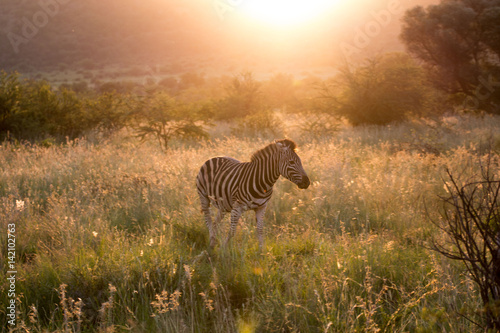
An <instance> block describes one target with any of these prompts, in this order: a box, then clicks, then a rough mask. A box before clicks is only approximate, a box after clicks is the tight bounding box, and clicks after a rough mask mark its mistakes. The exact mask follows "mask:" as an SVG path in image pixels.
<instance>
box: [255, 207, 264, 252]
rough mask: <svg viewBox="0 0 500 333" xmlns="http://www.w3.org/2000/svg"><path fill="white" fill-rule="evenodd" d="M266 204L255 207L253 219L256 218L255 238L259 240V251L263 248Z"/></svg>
mask: <svg viewBox="0 0 500 333" xmlns="http://www.w3.org/2000/svg"><path fill="white" fill-rule="evenodd" d="M265 213H266V205H263V206H261V207H259V208H257V209H255V219H256V220H257V239H258V240H259V251H262V249H263V248H264V214H265Z"/></svg>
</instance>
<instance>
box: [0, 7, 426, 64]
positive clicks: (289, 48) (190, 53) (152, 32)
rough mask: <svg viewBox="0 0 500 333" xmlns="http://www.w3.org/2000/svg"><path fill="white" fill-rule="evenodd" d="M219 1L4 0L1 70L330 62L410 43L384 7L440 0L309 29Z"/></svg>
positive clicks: (330, 19)
mask: <svg viewBox="0 0 500 333" xmlns="http://www.w3.org/2000/svg"><path fill="white" fill-rule="evenodd" d="M218 1H219V2H221V1H225V0H148V1H139V0H105V1H102V0H86V1H77V0H39V1H31V0H2V2H1V3H0V50H1V52H0V69H2V68H3V69H6V70H12V69H15V70H18V71H20V72H30V71H35V70H40V69H44V70H60V69H61V68H68V67H70V68H82V69H94V68H101V67H104V66H109V65H118V66H135V65H138V64H143V65H144V64H168V63H171V64H175V63H177V64H178V66H184V65H185V63H195V64H199V65H200V66H205V65H206V66H213V67H221V66H226V67H227V66H237V65H238V63H240V62H244V63H247V64H250V65H252V64H253V65H259V64H262V63H266V64H272V63H276V64H283V62H290V63H295V64H303V65H304V66H315V65H328V64H330V63H332V62H333V61H334V60H335V59H342V57H344V56H345V53H346V51H345V49H346V47H347V49H349V47H348V46H349V45H351V46H354V48H355V49H351V51H353V50H354V51H359V52H351V53H350V54H348V55H349V56H352V57H353V58H356V57H360V56H361V55H365V54H366V53H370V52H371V53H377V52H383V51H387V50H389V51H390V50H397V49H402V46H401V44H400V43H399V41H398V39H397V35H398V33H399V23H398V22H399V18H400V16H398V17H396V16H394V17H390V21H391V22H390V23H389V24H390V25H387V26H385V25H384V24H383V23H384V22H383V21H381V23H379V25H380V31H377V30H376V29H377V28H376V27H375V25H376V23H377V19H376V13H378V12H380V11H383V10H386V9H388V8H389V7H390V6H391V3H392V6H394V5H396V6H399V7H400V8H401V9H407V8H408V7H410V5H411V6H414V5H417V4H424V5H426V4H428V3H432V2H436V1H430V0H426V1H412V2H411V3H410V4H408V2H407V1H403V0H399V1H398V0H389V1H381V0H376V1H368V0H356V1H354V2H359V4H358V5H359V6H358V7H356V6H352V8H350V10H349V11H347V12H346V13H345V14H343V13H326V14H325V16H324V17H322V18H321V19H320V20H318V22H316V23H314V24H312V25H311V27H309V28H307V29H305V30H304V31H302V30H301V31H298V30H297V31H290V32H287V31H269V30H266V28H265V27H260V28H256V27H255V26H252V25H251V24H250V23H249V22H247V21H246V19H245V18H244V17H242V15H241V13H239V12H238V10H237V8H234V10H232V11H231V12H230V13H229V14H228V15H227V16H226V17H224V18H221V17H220V15H218V13H217V10H216V8H215V7H216V5H217V3H218ZM403 2H404V4H403ZM374 13H375V16H374ZM371 21H374V22H375V23H373V22H372V23H370V22H371ZM370 24H371V25H370ZM370 28H371V29H375V30H372V31H371V32H370V34H371V36H368V40H366V38H365V39H363V36H362V34H363V31H364V29H370ZM358 35H359V36H361V37H359V36H358ZM356 36H358V37H356ZM356 38H358V39H356ZM356 43H357V44H356ZM359 46H362V47H359ZM356 49H357V50H356ZM174 69H175V68H174Z"/></svg>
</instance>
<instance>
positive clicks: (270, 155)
mask: <svg viewBox="0 0 500 333" xmlns="http://www.w3.org/2000/svg"><path fill="white" fill-rule="evenodd" d="M273 146H274V147H273ZM273 146H269V147H266V148H267V149H265V150H264V149H263V150H262V151H260V152H259V154H257V155H254V157H253V158H252V162H250V163H252V164H253V165H254V166H255V167H257V168H259V169H260V170H259V172H258V173H257V174H256V176H257V177H258V178H259V183H260V185H261V186H262V187H265V188H267V189H270V188H272V187H273V185H274V183H276V181H277V180H278V178H279V177H280V172H279V165H278V163H279V154H278V149H277V147H276V146H275V145H273Z"/></svg>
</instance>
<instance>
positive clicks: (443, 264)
mask: <svg viewBox="0 0 500 333" xmlns="http://www.w3.org/2000/svg"><path fill="white" fill-rule="evenodd" d="M499 130H500V118H498V117H484V118H479V117H465V116H463V117H449V118H444V119H440V120H439V121H430V120H425V121H423V120H422V121H413V122H408V123H404V124H400V125H393V126H391V127H359V128H350V127H346V128H342V129H341V130H340V131H339V132H338V134H337V136H335V137H329V138H323V139H318V138H314V139H313V137H312V136H311V138H309V137H308V136H307V134H300V135H297V137H294V135H293V133H288V135H289V137H290V138H292V139H296V140H297V141H298V144H299V155H300V156H301V158H302V161H303V164H304V168H305V170H306V172H307V173H308V174H309V177H310V178H311V181H312V185H311V187H310V188H309V189H307V190H299V189H297V188H296V187H295V186H294V185H293V184H291V183H290V182H288V181H286V180H280V181H278V183H277V184H276V186H275V193H274V195H273V198H272V199H271V203H270V205H269V206H268V210H267V212H266V217H265V235H266V237H265V241H266V243H265V250H264V251H263V253H259V251H258V246H257V240H256V236H255V223H254V214H253V212H248V213H246V214H245V215H244V216H243V218H242V221H241V223H240V225H239V226H238V229H237V232H236V236H235V238H234V239H233V241H232V243H231V245H230V246H228V247H223V246H218V247H216V248H215V249H214V250H209V249H208V231H207V230H206V228H205V225H204V219H203V217H202V214H201V212H200V206H199V202H198V196H197V193H196V188H195V177H196V174H197V172H198V169H199V167H200V166H201V164H202V163H203V162H204V161H205V160H207V159H208V158H210V157H213V156H217V155H225V156H232V157H235V158H237V159H240V160H249V158H250V155H251V154H252V152H254V151H255V150H257V149H259V148H261V147H262V146H264V145H266V144H267V143H268V142H269V140H267V139H259V138H236V137H229V138H221V139H217V140H213V141H209V142H203V143H199V144H184V143H182V142H178V143H177V144H176V146H175V148H173V149H171V150H169V151H168V152H167V153H163V152H162V151H161V150H160V148H159V147H157V146H156V145H155V144H154V143H153V142H152V143H146V144H142V145H141V144H139V143H137V142H135V141H134V140H131V139H126V138H122V137H120V136H117V137H115V138H112V139H111V140H109V141H106V142H103V143H98V144H92V143H90V142H89V141H86V140H79V141H74V142H70V143H68V144H67V145H64V146H51V147H48V148H47V147H37V146H29V145H14V144H10V143H3V144H2V146H1V148H0V165H1V167H0V198H1V199H0V207H1V208H0V221H1V228H2V229H1V230H2V232H1V233H0V241H1V242H2V244H6V243H7V240H6V237H7V236H6V235H7V232H6V228H7V227H6V225H7V224H12V223H15V224H16V242H17V243H16V265H17V266H16V267H17V271H18V280H17V282H16V294H17V300H18V302H17V310H18V321H17V322H18V324H17V326H16V329H17V330H18V331H32V332H42V331H74V332H79V331H95V330H100V331H126V330H130V331H134V332H142V331H158V332H165V331H172V332H174V331H176V332H237V331H238V332H346V331H363V332H364V331H369V332H378V331H382V332H408V331H412V332H435V331H447V332H464V331H480V328H479V327H477V326H475V325H474V324H472V323H471V321H470V320H469V319H471V320H479V319H478V318H477V316H476V314H477V313H478V312H480V310H481V308H480V304H481V302H480V300H479V298H478V294H477V292H476V290H475V287H474V285H473V283H472V282H471V280H470V278H469V277H468V276H467V275H466V274H465V273H464V272H465V271H464V269H463V267H461V266H460V265H459V264H458V263H456V262H450V261H448V260H445V259H444V258H442V257H440V256H439V255H438V254H437V253H434V252H432V251H430V250H428V249H427V245H429V241H430V240H431V237H439V233H438V232H437V231H436V230H435V229H434V228H433V226H432V224H431V223H430V222H429V221H428V217H427V214H429V215H430V217H432V218H438V216H439V215H438V209H439V208H440V203H439V200H438V198H437V196H438V195H445V194H446V192H445V189H444V187H443V180H442V177H443V175H444V172H443V171H444V168H446V167H448V168H450V169H451V170H452V171H454V172H456V173H457V174H459V175H461V177H467V176H468V175H470V174H472V173H473V172H474V170H475V165H477V163H479V162H480V161H481V158H482V156H483V155H484V153H485V149H486V148H487V147H490V148H493V150H495V149H497V151H498V148H500V147H499V146H498V145H499V143H500V138H499V137H498V135H497V134H496V133H499V132H500V131H499ZM496 167H498V165H497V166H496ZM497 172H499V171H497ZM20 202H24V204H23V205H20ZM16 203H17V205H16ZM426 211H427V213H426ZM227 227H228V216H227V217H226V220H225V223H224V226H223V228H222V229H224V228H226V230H227ZM221 233H222V234H223V235H224V234H225V231H224V230H223V231H222V232H221ZM5 254H6V247H5V246H2V256H1V257H0V261H1V263H2V265H1V266H2V267H4V264H5V263H6V255H5ZM0 278H1V281H2V282H1V284H2V288H4V289H5V288H6V287H7V282H6V270H5V269H4V270H2V272H1V273H0ZM0 297H1V303H2V304H7V301H8V298H7V295H6V293H2V294H1V296H0ZM466 317H467V318H468V319H467V318H466ZM0 320H1V321H2V323H6V321H7V319H6V308H5V307H2V308H1V309H0ZM7 329H8V327H7V326H5V325H4V326H3V328H2V330H4V331H5V330H7Z"/></svg>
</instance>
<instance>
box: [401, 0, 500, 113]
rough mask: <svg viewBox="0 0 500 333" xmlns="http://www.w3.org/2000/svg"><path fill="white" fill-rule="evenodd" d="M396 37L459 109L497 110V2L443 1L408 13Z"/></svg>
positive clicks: (499, 53)
mask: <svg viewBox="0 0 500 333" xmlns="http://www.w3.org/2000/svg"><path fill="white" fill-rule="evenodd" d="M400 37H401V39H402V40H403V42H404V43H405V44H406V47H407V49H408V51H409V52H410V53H411V54H412V55H414V56H416V57H417V58H419V59H421V60H423V61H424V63H425V64H426V65H427V67H428V68H429V74H430V77H431V78H432V81H433V82H434V84H435V85H436V86H437V87H439V88H440V89H442V90H444V91H446V92H447V93H450V94H459V96H461V97H462V100H465V101H466V102H467V103H466V104H464V106H467V107H469V108H470V107H474V108H480V109H484V110H486V111H490V112H497V113H498V112H500V109H499V108H498V105H497V103H498V102H499V101H500V84H499V82H498V80H499V79H500V75H499V74H500V0H448V1H446V0H443V1H442V2H441V3H440V4H438V5H431V6H429V7H427V8H423V7H421V6H418V7H415V8H413V9H410V10H408V11H407V12H406V14H405V16H404V18H403V27H402V32H401V36H400Z"/></svg>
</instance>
